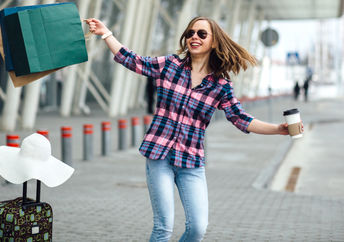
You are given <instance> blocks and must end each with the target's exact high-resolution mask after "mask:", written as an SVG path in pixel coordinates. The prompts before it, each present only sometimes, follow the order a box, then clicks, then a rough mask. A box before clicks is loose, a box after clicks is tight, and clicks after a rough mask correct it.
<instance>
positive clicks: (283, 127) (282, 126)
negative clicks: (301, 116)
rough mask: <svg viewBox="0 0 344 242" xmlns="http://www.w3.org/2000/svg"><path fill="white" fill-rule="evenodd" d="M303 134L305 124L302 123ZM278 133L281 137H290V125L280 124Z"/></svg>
mask: <svg viewBox="0 0 344 242" xmlns="http://www.w3.org/2000/svg"><path fill="white" fill-rule="evenodd" d="M301 132H302V133H303V123H302V121H301ZM278 133H279V134H281V135H288V134H289V131H288V124H287V123H284V124H280V125H279V126H278Z"/></svg>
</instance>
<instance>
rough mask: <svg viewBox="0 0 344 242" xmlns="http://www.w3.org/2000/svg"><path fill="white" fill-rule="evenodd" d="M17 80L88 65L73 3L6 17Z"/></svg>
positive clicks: (80, 28)
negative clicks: (46, 72)
mask: <svg viewBox="0 0 344 242" xmlns="http://www.w3.org/2000/svg"><path fill="white" fill-rule="evenodd" d="M4 24H5V26H6V30H7V35H8V43H9V47H10V54H11V57H12V60H13V66H14V71H15V74H16V76H22V75H27V74H31V73H37V72H42V71H47V70H52V69H56V68H61V67H64V66H68V65H73V64H77V63H81V62H84V61H87V59H88V57H87V51H86V45H85V38H84V33H83V30H82V27H81V22H80V16H79V13H78V10H77V8H76V6H75V4H74V3H68V4H60V5H54V6H48V7H44V8H38V9H29V10H24V11H20V12H18V13H15V14H11V15H8V16H6V17H5V19H4Z"/></svg>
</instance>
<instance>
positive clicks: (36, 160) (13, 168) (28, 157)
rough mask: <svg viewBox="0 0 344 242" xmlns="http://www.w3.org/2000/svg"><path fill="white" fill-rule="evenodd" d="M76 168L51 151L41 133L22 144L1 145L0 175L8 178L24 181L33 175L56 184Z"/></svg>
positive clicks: (68, 176) (48, 143)
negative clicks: (12, 145)
mask: <svg viewBox="0 0 344 242" xmlns="http://www.w3.org/2000/svg"><path fill="white" fill-rule="evenodd" d="M73 172H74V168H72V167H70V166H68V165H66V164H65V163H63V162H62V161H60V160H58V159H56V158H55V157H53V156H52V155H51V145H50V142H49V140H48V139H47V138H45V137H44V136H43V135H40V134H37V133H35V134H32V135H30V136H28V137H26V138H25V139H24V140H23V142H22V145H21V148H16V147H9V146H0V175H1V176H2V177H3V178H4V179H6V180H7V181H9V182H12V183H15V184H21V183H23V182H25V181H28V180H30V179H37V180H40V181H42V182H43V183H44V184H45V185H47V186H48V187H56V186H59V185H61V184H62V183H64V182H65V181H67V180H68V179H69V178H70V177H71V175H72V174H73Z"/></svg>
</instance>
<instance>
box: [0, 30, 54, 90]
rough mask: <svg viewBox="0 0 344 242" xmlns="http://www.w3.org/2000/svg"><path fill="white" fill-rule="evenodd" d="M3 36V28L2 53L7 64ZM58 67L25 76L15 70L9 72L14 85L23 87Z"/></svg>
mask: <svg viewBox="0 0 344 242" xmlns="http://www.w3.org/2000/svg"><path fill="white" fill-rule="evenodd" d="M2 43H3V42H2V36H1V29H0V55H1V56H2V59H3V60H4V61H5V64H7V62H6V61H7V60H8V59H7V58H6V54H5V51H4V48H3V46H2ZM59 69H60V68H58V69H54V70H49V71H43V72H38V73H33V74H28V75H24V76H16V74H15V73H14V71H9V72H8V74H9V75H10V78H11V80H12V82H13V85H14V87H21V86H24V85H26V84H29V83H30V82H33V81H36V80H38V79H40V78H42V77H44V76H47V75H49V74H51V73H53V72H55V71H57V70H59Z"/></svg>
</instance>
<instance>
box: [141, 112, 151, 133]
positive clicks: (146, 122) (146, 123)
mask: <svg viewBox="0 0 344 242" xmlns="http://www.w3.org/2000/svg"><path fill="white" fill-rule="evenodd" d="M151 122H152V116H150V115H146V116H144V117H143V126H144V132H145V133H146V132H147V131H148V129H149V126H150V124H151Z"/></svg>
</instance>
